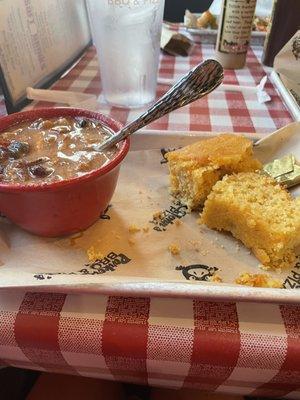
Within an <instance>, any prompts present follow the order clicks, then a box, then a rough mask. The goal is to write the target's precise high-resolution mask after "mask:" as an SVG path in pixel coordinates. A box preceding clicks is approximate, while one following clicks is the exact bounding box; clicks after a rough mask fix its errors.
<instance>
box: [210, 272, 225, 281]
mask: <svg viewBox="0 0 300 400" xmlns="http://www.w3.org/2000/svg"><path fill="white" fill-rule="evenodd" d="M210 282H214V283H222V282H223V279H222V278H221V277H220V275H218V274H214V275H213V276H212V277H211V278H210Z"/></svg>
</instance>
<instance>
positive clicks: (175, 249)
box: [168, 243, 180, 256]
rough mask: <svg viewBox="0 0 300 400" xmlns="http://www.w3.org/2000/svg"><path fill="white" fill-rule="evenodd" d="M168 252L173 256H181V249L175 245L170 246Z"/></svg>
mask: <svg viewBox="0 0 300 400" xmlns="http://www.w3.org/2000/svg"><path fill="white" fill-rule="evenodd" d="M168 250H169V252H170V253H171V254H172V255H173V256H177V255H178V254H180V247H179V246H178V245H177V244H175V243H172V244H170V245H169V247H168Z"/></svg>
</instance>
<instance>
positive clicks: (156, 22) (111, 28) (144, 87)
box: [88, 0, 164, 107]
mask: <svg viewBox="0 0 300 400" xmlns="http://www.w3.org/2000/svg"><path fill="white" fill-rule="evenodd" d="M103 3H104V4H103ZM88 6H89V14H90V20H91V26H92V32H93V39H94V42H95V45H96V48H97V52H98V57H99V62H100V71H101V82H102V88H103V94H104V97H105V99H106V101H107V102H109V103H111V104H114V105H118V106H123V107H138V106H142V105H145V104H148V103H150V102H152V101H153V100H154V98H155V92H156V85H157V71H158V62H159V48H160V36H161V27H162V18H163V10H164V0H88Z"/></svg>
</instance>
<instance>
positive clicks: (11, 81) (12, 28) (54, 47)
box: [0, 0, 91, 112]
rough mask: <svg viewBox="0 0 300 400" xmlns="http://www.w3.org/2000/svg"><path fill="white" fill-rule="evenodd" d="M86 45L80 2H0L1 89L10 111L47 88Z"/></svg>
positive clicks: (87, 36) (85, 24)
mask: <svg viewBox="0 0 300 400" xmlns="http://www.w3.org/2000/svg"><path fill="white" fill-rule="evenodd" d="M90 42H91V34H90V28H89V22H88V14H87V9H86V4H85V0H47V1H40V0H14V1H11V0H0V66H1V85H2V87H3V91H4V94H5V99H6V105H7V108H8V111H9V112H12V111H16V110H18V109H19V108H21V107H22V106H23V105H24V101H25V100H26V87H28V86H34V87H47V86H49V85H50V84H51V83H52V82H53V81H54V80H56V79H57V78H58V76H59V75H60V74H61V73H62V72H63V71H65V70H66V68H68V67H69V66H71V65H72V64H73V62H74V61H75V60H76V59H77V58H78V57H79V56H80V55H81V54H82V52H83V51H84V50H85V48H86V47H87V46H88V45H89V44H90Z"/></svg>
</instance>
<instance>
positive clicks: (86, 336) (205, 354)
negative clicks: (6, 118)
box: [0, 46, 300, 399]
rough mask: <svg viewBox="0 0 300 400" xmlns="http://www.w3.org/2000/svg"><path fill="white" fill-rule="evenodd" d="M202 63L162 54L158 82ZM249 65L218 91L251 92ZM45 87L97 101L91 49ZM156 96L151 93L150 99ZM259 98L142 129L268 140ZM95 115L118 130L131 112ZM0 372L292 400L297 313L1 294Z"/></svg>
mask: <svg viewBox="0 0 300 400" xmlns="http://www.w3.org/2000/svg"><path fill="white" fill-rule="evenodd" d="M212 54H213V49H212V47H211V46H202V47H200V46H197V47H196V48H195V49H194V52H193V54H192V55H191V56H190V57H189V58H181V57H178V58H174V57H171V56H166V55H163V56H162V58H161V66H160V76H161V77H165V78H174V79H176V78H177V77H179V76H180V75H182V74H184V73H185V72H187V71H188V69H189V68H190V67H192V66H194V65H195V64H197V63H198V62H200V61H201V60H202V59H203V58H207V57H210V56H211V55H212ZM259 57H260V49H256V50H253V49H251V50H250V52H249V56H248V61H247V68H245V69H243V70H240V71H226V74H225V83H234V84H241V85H252V86H255V85H256V84H258V83H259V81H260V79H261V78H262V77H263V76H264V74H265V71H264V69H263V68H262V66H261V64H260V63H259ZM54 88H55V89H60V90H64V89H65V90H72V91H80V92H85V93H93V94H100V92H101V83H100V77H99V71H98V66H97V61H96V56H95V51H94V49H93V48H91V49H90V50H89V51H88V52H87V54H86V55H85V56H84V57H83V59H82V60H81V61H80V62H79V63H78V64H77V66H76V67H75V68H74V69H73V70H72V71H70V72H69V73H68V75H67V76H66V77H64V78H62V79H61V80H59V81H58V82H57V83H56V84H55V85H54ZM165 90H166V87H164V86H159V87H158V95H161V94H162V93H163V92H164V91H165ZM267 91H268V93H269V94H270V95H271V97H272V101H271V102H269V103H266V104H263V105H260V104H258V102H257V99H256V96H255V95H253V94H251V93H249V94H246V95H244V94H241V93H221V92H215V93H212V94H211V95H210V96H208V97H206V98H204V99H201V100H199V101H198V102H196V103H194V104H192V105H190V106H187V107H186V108H184V109H181V110H178V111H176V112H175V113H173V114H171V115H169V116H166V117H164V118H162V119H161V120H160V121H157V122H155V123H154V124H152V128H153V129H158V130H162V129H167V130H182V131H188V130H199V131H236V132H253V133H255V132H262V133H264V132H270V131H273V130H275V129H277V128H279V127H281V126H283V125H285V124H287V123H289V122H291V121H292V118H291V116H290V114H289V113H288V111H287V110H286V109H285V107H284V105H283V103H282V101H281V99H280V97H279V96H278V94H277V92H276V90H275V89H274V87H273V86H272V84H271V83H270V82H268V84H267ZM43 105H47V104H45V103H41V102H40V103H39V104H33V106H35V107H36V106H43ZM52 105H53V104H51V106H52ZM100 109H101V110H102V111H103V112H105V113H107V114H109V115H111V116H112V117H114V118H116V119H118V120H120V121H121V122H123V123H125V122H126V121H127V120H131V119H133V118H134V116H135V115H136V114H137V113H138V112H139V110H134V111H129V110H124V109H119V108H116V107H108V106H105V105H103V106H102V105H101V107H100ZM2 113H3V110H2ZM0 363H1V364H2V365H12V366H17V367H24V368H31V369H38V370H42V371H53V372H61V373H66V374H74V375H84V376H90V377H101V378H104V379H111V380H120V381H125V382H134V383H139V384H149V385H154V386H165V387H172V388H181V387H191V388H199V389H203V390H210V391H216V392H224V393H236V394H241V395H251V396H274V397H285V398H295V399H296V398H298V399H300V306H297V305H272V304H254V303H253V304H252V303H236V304H235V303H220V302H219V303H215V302H205V301H201V299H194V300H190V299H169V298H164V299H162V298H149V297H143V298H124V297H107V296H100V295H86V294H85V295H77V294H76V295H63V294H56V293H24V292H22V291H14V292H3V291H2V292H0Z"/></svg>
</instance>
